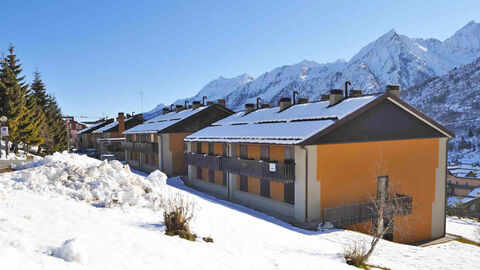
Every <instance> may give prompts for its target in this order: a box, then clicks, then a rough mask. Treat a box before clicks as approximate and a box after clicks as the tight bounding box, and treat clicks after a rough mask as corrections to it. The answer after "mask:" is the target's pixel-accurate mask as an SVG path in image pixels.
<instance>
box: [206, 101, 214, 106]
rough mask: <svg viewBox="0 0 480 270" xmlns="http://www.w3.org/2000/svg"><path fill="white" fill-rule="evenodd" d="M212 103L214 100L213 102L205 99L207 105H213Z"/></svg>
mask: <svg viewBox="0 0 480 270" xmlns="http://www.w3.org/2000/svg"><path fill="white" fill-rule="evenodd" d="M213 104H215V102H213V101H207V105H213Z"/></svg>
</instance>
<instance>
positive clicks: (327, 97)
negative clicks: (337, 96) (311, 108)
mask: <svg viewBox="0 0 480 270" xmlns="http://www.w3.org/2000/svg"><path fill="white" fill-rule="evenodd" d="M327 100H330V95H329V94H324V95H322V97H321V98H320V101H327Z"/></svg>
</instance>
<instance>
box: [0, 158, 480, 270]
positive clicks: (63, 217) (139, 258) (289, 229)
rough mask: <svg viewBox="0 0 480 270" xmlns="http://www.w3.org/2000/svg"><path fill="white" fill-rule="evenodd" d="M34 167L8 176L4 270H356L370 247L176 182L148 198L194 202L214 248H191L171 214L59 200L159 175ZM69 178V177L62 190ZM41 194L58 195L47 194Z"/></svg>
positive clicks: (431, 262)
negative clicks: (84, 188)
mask: <svg viewBox="0 0 480 270" xmlns="http://www.w3.org/2000/svg"><path fill="white" fill-rule="evenodd" d="M34 166H37V167H34V168H30V169H26V170H23V171H17V172H13V173H6V174H2V175H0V187H1V189H0V190H1V193H0V265H1V266H2V269H9V270H10V269H49V270H54V269H102V270H108V269H115V270H119V269H159V268H161V269H242V270H244V269H317V268H319V267H320V268H322V269H356V268H354V267H350V266H348V265H347V264H345V262H344V259H343V257H342V255H341V253H342V249H343V247H344V245H345V244H346V243H350V242H352V241H355V240H365V241H368V240H369V237H368V236H366V235H363V234H359V233H355V232H351V231H344V230H330V231H317V232H312V231H305V230H302V229H298V228H296V227H293V226H291V225H289V224H287V223H284V222H282V221H279V220H277V219H275V218H272V217H269V216H267V215H265V214H262V213H259V212H256V211H253V210H250V209H247V208H244V207H241V206H238V205H235V204H232V203H228V202H225V201H221V200H218V199H215V198H212V197H210V196H206V195H204V194H202V193H199V192H196V191H193V190H191V189H189V188H187V187H186V186H184V185H183V183H182V182H181V181H180V180H179V179H177V178H174V179H169V180H168V185H166V186H164V185H161V183H158V184H159V185H160V186H162V187H163V188H161V189H157V187H155V186H153V189H152V190H150V191H149V192H153V193H157V194H164V196H167V195H168V194H169V193H172V192H179V193H180V194H181V196H186V197H188V198H190V200H193V201H195V203H196V205H197V209H198V211H197V218H196V220H195V222H194V223H193V224H192V226H191V228H192V229H193V231H194V232H195V233H197V234H198V235H200V236H211V237H212V238H213V240H214V243H205V242H203V241H201V240H197V241H195V242H190V241H186V240H183V239H180V238H178V237H170V236H166V235H164V232H165V227H164V225H163V222H162V212H161V211H160V210H158V209H156V208H152V207H149V204H145V205H138V206H132V205H130V204H129V203H124V204H113V205H111V206H110V208H100V207H94V206H92V205H90V204H88V203H86V202H85V201H83V200H81V199H78V198H76V199H74V197H72V196H70V193H68V192H67V193H62V192H57V191H62V190H64V191H65V190H67V191H68V189H66V188H68V187H69V188H70V189H75V188H77V187H76V185H70V186H69V185H68V184H69V182H68V181H73V182H78V183H80V182H83V181H79V180H80V179H78V178H75V175H81V176H82V177H83V176H88V177H89V178H88V180H89V181H88V182H89V183H91V184H90V185H91V186H92V187H96V185H95V182H97V181H98V182H99V185H100V186H101V185H102V184H103V187H104V189H102V190H104V191H110V190H112V189H111V187H115V186H116V185H113V186H109V185H107V184H105V183H104V181H103V180H104V179H105V178H107V179H109V180H108V181H106V183H111V184H113V183H114V182H112V181H114V178H115V177H114V176H116V175H121V176H122V177H120V178H121V179H124V180H128V182H129V183H130V184H133V186H136V184H134V183H135V182H132V181H131V180H132V179H136V180H138V183H140V184H147V183H150V182H152V181H154V182H157V181H160V180H161V179H162V174H161V173H159V172H157V173H155V174H156V175H154V176H150V177H149V178H143V177H140V176H138V175H137V176H136V175H133V174H131V173H130V172H129V170H128V168H127V167H119V166H118V164H116V163H99V162H97V161H95V160H89V159H88V158H85V157H80V158H79V157H78V156H75V155H68V154H63V155H62V156H58V155H57V157H54V159H53V160H47V161H46V162H43V163H42V162H39V163H37V164H34ZM62 171H63V172H65V173H68V174H69V175H70V177H66V178H64V179H63V180H58V181H55V180H54V179H55V175H57V174H59V173H60V172H62ZM85 173H86V174H85ZM102 173H105V174H102ZM60 175H61V173H60ZM109 175H111V177H109ZM36 178H43V179H48V180H49V181H43V182H42V181H40V182H39V181H37V182H35V183H36V184H37V186H36V188H35V185H32V180H33V179H36ZM142 178H143V179H142ZM83 179H85V178H83ZM163 181H164V179H163ZM121 182H122V181H119V183H121ZM38 185H39V186H38ZM42 186H44V187H45V186H49V187H52V189H50V188H49V189H48V190H50V192H49V193H42V192H39V191H38V190H43V189H41V188H40V189H38V187H42ZM55 186H57V187H59V188H58V189H57V188H54V187H55ZM60 186H63V187H61V188H60ZM129 186H132V185H129ZM118 187H122V185H119V186H118ZM144 191H148V190H144ZM111 194H113V193H111ZM65 242H67V244H65V245H64V243H65ZM479 256H480V249H478V248H475V247H473V246H471V245H466V244H462V243H459V242H449V243H446V244H442V245H436V246H431V247H426V248H420V247H415V246H408V245H401V244H395V243H391V242H388V241H381V242H380V243H379V246H378V248H377V251H376V252H375V253H374V254H373V256H372V258H371V261H370V262H371V263H373V264H377V265H382V266H386V267H389V268H391V269H440V268H441V269H476V267H477V263H476V261H478V258H479Z"/></svg>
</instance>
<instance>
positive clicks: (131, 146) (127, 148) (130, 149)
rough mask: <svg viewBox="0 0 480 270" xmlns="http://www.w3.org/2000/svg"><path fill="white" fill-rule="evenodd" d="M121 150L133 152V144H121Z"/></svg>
mask: <svg viewBox="0 0 480 270" xmlns="http://www.w3.org/2000/svg"><path fill="white" fill-rule="evenodd" d="M122 148H123V149H124V150H127V151H130V152H133V151H134V147H133V142H122Z"/></svg>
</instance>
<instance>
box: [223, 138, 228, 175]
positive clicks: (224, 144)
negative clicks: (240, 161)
mask: <svg viewBox="0 0 480 270" xmlns="http://www.w3.org/2000/svg"><path fill="white" fill-rule="evenodd" d="M227 148H228V147H227V144H226V143H223V144H222V153H223V156H224V157H226V156H227ZM224 178H225V177H224Z"/></svg>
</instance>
